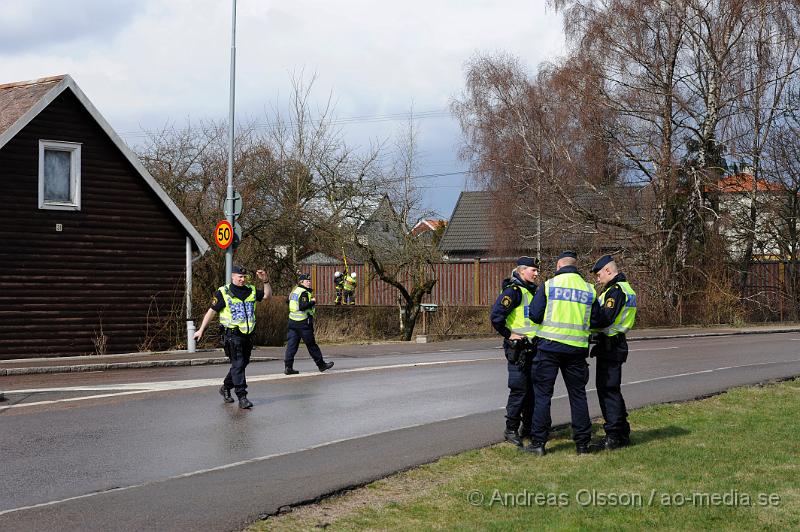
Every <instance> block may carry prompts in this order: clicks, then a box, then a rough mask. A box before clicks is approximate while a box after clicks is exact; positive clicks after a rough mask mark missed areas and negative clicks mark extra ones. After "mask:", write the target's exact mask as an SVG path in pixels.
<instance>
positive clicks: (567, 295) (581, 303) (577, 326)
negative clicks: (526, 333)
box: [537, 273, 597, 348]
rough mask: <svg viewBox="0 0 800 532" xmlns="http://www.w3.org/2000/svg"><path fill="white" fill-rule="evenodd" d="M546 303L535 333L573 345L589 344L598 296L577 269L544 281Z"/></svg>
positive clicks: (585, 345)
mask: <svg viewBox="0 0 800 532" xmlns="http://www.w3.org/2000/svg"><path fill="white" fill-rule="evenodd" d="M544 290H546V292H545V294H547V307H546V309H545V316H544V321H542V325H541V327H540V328H539V332H538V333H537V336H539V337H540V338H546V339H547V340H554V341H556V342H561V343H562V344H567V345H571V346H574V347H586V348H588V347H589V320H590V319H591V315H592V303H594V300H595V299H596V298H597V292H595V290H594V287H593V286H592V285H590V284H589V283H587V282H586V281H584V280H583V278H582V277H581V276H580V275H578V274H577V273H562V274H561V275H556V276H555V277H553V278H552V279H550V280H548V281H547V282H546V283H545V284H544Z"/></svg>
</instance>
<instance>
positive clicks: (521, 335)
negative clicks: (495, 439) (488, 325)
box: [490, 257, 539, 447]
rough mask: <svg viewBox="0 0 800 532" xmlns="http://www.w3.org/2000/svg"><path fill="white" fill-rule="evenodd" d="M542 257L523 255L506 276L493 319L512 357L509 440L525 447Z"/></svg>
mask: <svg viewBox="0 0 800 532" xmlns="http://www.w3.org/2000/svg"><path fill="white" fill-rule="evenodd" d="M538 277H539V260H538V259H534V258H533V257H520V258H519V259H517V267H516V268H515V269H514V272H513V273H512V274H511V277H510V278H509V279H503V291H502V292H501V293H500V295H499V296H497V301H495V303H494V306H493V307H492V311H491V316H490V319H491V321H492V327H494V329H495V330H496V331H497V332H498V333H499V334H500V335H501V336H502V337H503V349H504V350H505V354H506V359H507V360H508V402H507V403H506V430H505V432H504V433H503V435H504V437H505V439H506V441H508V442H510V443H513V444H514V445H516V446H518V447H522V443H523V442H522V439H523V438H527V437H530V433H531V417H532V416H533V387H532V380H531V363H532V360H533V355H534V354H535V353H536V344H535V337H536V327H535V326H534V324H533V323H532V322H531V320H530V318H529V312H530V306H531V303H532V302H533V294H535V293H536V280H537V279H538Z"/></svg>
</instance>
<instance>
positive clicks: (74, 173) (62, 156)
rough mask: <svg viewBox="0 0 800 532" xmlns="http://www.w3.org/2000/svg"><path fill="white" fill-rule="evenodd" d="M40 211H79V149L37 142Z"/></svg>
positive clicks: (47, 141) (64, 144) (62, 144)
mask: <svg viewBox="0 0 800 532" xmlns="http://www.w3.org/2000/svg"><path fill="white" fill-rule="evenodd" d="M39 208H40V209H55V210H63V211H79V210H81V145H80V144H79V143H76V142H59V141H55V140H40V141H39Z"/></svg>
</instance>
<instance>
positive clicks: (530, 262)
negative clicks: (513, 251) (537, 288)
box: [517, 257, 539, 268]
mask: <svg viewBox="0 0 800 532" xmlns="http://www.w3.org/2000/svg"><path fill="white" fill-rule="evenodd" d="M517 266H530V267H532V268H538V267H539V259H536V258H534V257H520V258H518V259H517Z"/></svg>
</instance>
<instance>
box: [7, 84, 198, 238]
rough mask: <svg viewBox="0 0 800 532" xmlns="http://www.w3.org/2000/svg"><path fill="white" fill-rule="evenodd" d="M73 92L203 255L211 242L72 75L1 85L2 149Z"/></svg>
mask: <svg viewBox="0 0 800 532" xmlns="http://www.w3.org/2000/svg"><path fill="white" fill-rule="evenodd" d="M65 90H69V91H71V92H72V93H73V94H74V95H75V97H76V98H78V101H80V102H81V104H82V105H83V107H84V108H85V109H86V111H88V112H89V114H90V115H91V116H92V118H94V120H95V121H96V122H97V124H98V125H99V126H100V128H101V129H102V130H103V131H104V132H105V133H106V135H108V137H109V138H110V139H111V141H112V142H113V143H114V145H116V147H117V148H118V149H119V150H120V152H122V154H123V156H125V158H126V159H127V160H128V162H130V163H131V165H132V166H133V167H134V168H135V169H136V171H137V172H138V173H139V175H141V177H142V179H144V181H145V182H146V183H147V184H148V185H149V186H150V188H151V189H153V191H154V192H155V193H156V196H158V198H159V199H160V200H161V201H162V202H164V204H165V205H166V206H167V208H168V209H169V210H170V212H172V215H173V216H175V218H176V219H177V220H178V222H179V223H180V224H181V225H182V226H183V228H184V229H185V230H186V232H187V233H188V234H189V236H191V238H192V240H193V241H194V243H195V246H196V247H197V249H198V251H199V252H200V254H204V253H205V252H206V251H208V249H209V245H208V243H207V242H206V241H205V240H204V239H203V237H202V236H200V233H198V232H197V229H195V227H194V226H193V225H192V224H191V222H189V220H188V219H187V218H186V216H184V214H183V213H182V212H181V211H180V209H178V207H177V205H175V203H174V202H173V201H172V199H171V198H170V197H169V195H168V194H167V193H166V192H165V191H164V189H163V188H161V186H160V185H159V184H158V182H157V181H156V180H155V179H154V178H153V176H151V175H150V173H149V172H148V171H147V169H146V168H145V167H144V166H143V165H142V163H141V161H139V158H138V157H137V156H136V154H134V153H133V151H131V149H130V148H128V146H127V145H126V144H125V142H124V141H123V140H122V139H121V138H120V137H119V135H117V134H116V132H115V131H114V130H113V129H112V127H111V126H110V125H109V123H108V122H106V120H105V118H103V116H102V115H101V114H100V112H99V111H98V110H97V109H96V108H95V106H94V105H92V102H90V101H89V98H87V97H86V95H85V94H84V93H83V91H82V90H81V89H80V88H79V87H78V85H77V83H75V81H74V80H73V79H72V78H71V77H70V76H69V75H66V74H65V75H61V76H53V77H48V78H40V79H35V80H31V81H20V82H16V83H6V84H5V85H0V149H2V148H3V146H5V145H6V144H7V143H8V142H9V141H10V140H11V139H13V138H14V137H15V136H16V135H17V133H19V132H20V131H22V129H23V128H24V127H25V126H27V125H28V123H30V121H31V120H33V119H34V118H35V117H36V116H38V115H39V113H41V112H42V111H43V110H44V109H45V108H47V106H48V105H50V104H51V103H52V102H53V101H54V100H55V99H56V98H57V97H58V96H59V95H60V94H61V93H62V92H64V91H65Z"/></svg>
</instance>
